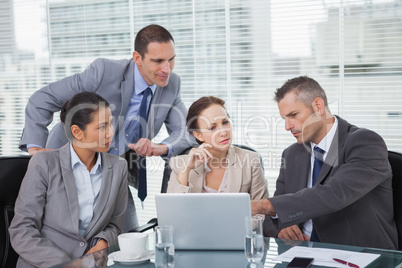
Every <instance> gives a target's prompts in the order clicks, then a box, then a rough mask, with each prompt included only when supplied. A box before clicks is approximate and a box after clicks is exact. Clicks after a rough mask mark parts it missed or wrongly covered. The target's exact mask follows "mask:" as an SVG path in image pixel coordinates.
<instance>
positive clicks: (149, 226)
mask: <svg viewBox="0 0 402 268" xmlns="http://www.w3.org/2000/svg"><path fill="white" fill-rule="evenodd" d="M233 146H236V147H239V148H242V149H246V150H249V151H252V152H257V151H256V150H255V149H253V148H251V147H250V146H247V145H241V144H233ZM192 148H193V147H190V148H187V149H186V150H184V151H183V152H182V153H181V155H185V154H188V153H189V152H190V150H191V149H192ZM259 156H260V162H261V166H262V170H263V171H264V163H263V160H262V157H261V155H260V154H259ZM171 173H172V169H171V168H170V166H169V161H166V162H165V169H164V171H163V178H162V185H161V193H166V192H167V186H168V183H169V179H170V174H171ZM156 226H158V219H157V218H152V219H151V220H149V221H148V222H147V223H146V224H144V225H141V226H139V227H137V228H134V229H132V230H130V232H145V231H148V230H150V229H153V228H155V227H156Z"/></svg>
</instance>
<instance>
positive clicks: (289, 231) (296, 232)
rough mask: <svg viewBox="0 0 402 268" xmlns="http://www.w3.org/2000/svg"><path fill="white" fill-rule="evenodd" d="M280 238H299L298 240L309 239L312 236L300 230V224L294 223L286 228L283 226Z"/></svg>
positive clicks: (279, 234)
mask: <svg viewBox="0 0 402 268" xmlns="http://www.w3.org/2000/svg"><path fill="white" fill-rule="evenodd" d="M278 238H281V239H288V240H298V241H309V240H310V237H308V236H307V235H305V234H303V233H302V231H301V230H300V228H299V226H297V225H292V226H289V227H286V228H283V229H282V230H280V231H279V233H278Z"/></svg>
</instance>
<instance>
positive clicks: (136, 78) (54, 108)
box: [19, 24, 192, 231]
mask: <svg viewBox="0 0 402 268" xmlns="http://www.w3.org/2000/svg"><path fill="white" fill-rule="evenodd" d="M134 49H135V51H134V52H133V55H132V58H131V59H123V60H109V59H102V58H100V59H96V60H95V61H94V62H92V63H91V65H90V66H89V67H88V68H87V69H86V70H84V71H83V72H81V73H77V74H74V75H72V76H69V77H65V78H63V79H61V80H60V81H57V82H53V83H50V84H49V85H47V86H45V87H43V88H41V89H39V90H38V91H36V92H35V93H34V94H33V95H32V96H31V97H30V99H29V101H28V104H27V106H26V113H25V126H24V131H23V134H22V137H21V140H20V144H19V146H20V149H21V150H25V151H29V153H30V154H31V155H33V154H35V153H36V152H38V151H43V150H50V149H57V148H60V147H62V146H63V145H64V144H66V143H67V142H68V139H67V137H66V134H65V131H64V126H63V124H61V123H58V124H57V125H56V126H54V127H53V129H52V130H51V132H50V134H48V130H47V126H48V125H49V124H50V123H51V122H52V119H53V114H54V113H55V112H58V111H60V109H61V107H62V106H63V104H64V103H65V102H66V101H67V100H69V99H71V98H72V97H73V96H74V95H75V94H76V93H79V92H83V91H90V92H96V93H97V94H99V95H101V96H102V97H103V98H105V99H106V100H108V102H109V103H110V104H111V108H112V115H113V117H114V121H113V124H114V129H115V132H114V139H113V143H112V146H111V148H110V151H109V152H110V153H112V154H115V155H119V156H125V157H126V159H127V160H128V162H129V171H130V172H129V173H130V174H129V183H130V185H132V186H134V187H137V181H136V178H137V163H136V161H135V160H136V159H137V155H140V156H142V157H147V156H167V157H170V156H173V155H178V154H180V153H181V152H182V151H184V150H185V149H187V148H189V147H191V145H192V141H191V139H190V138H189V135H188V133H187V130H186V116H187V109H186V107H185V106H184V104H183V102H182V101H181V88H180V84H181V83H180V77H179V76H178V75H176V74H175V73H173V72H172V71H173V67H174V63H175V57H176V53H175V47H174V40H173V37H172V35H171V34H170V33H169V31H168V30H166V29H165V28H164V27H162V26H159V25H155V24H153V25H149V26H146V27H144V28H143V29H141V30H140V31H139V32H138V33H137V36H136V38H135V43H134ZM145 92H148V93H147V94H145ZM143 99H144V102H145V106H146V109H147V114H148V117H147V119H145V120H144V119H141V117H140V115H141V113H140V108H141V107H142V105H141V104H142V100H143ZM163 124H165V126H166V128H167V131H168V134H169V136H168V137H167V138H166V139H164V140H163V141H162V142H161V143H153V142H152V141H151V140H152V139H153V138H154V137H155V136H156V135H157V134H158V132H159V130H160V129H161V127H162V125H163ZM139 126H141V127H142V133H143V135H141V136H139V131H138V130H139ZM130 149H131V150H130ZM143 198H145V197H143ZM142 200H143V199H142ZM127 210H128V211H131V212H130V214H131V216H128V217H126V219H127V218H129V219H130V220H129V222H128V223H127V222H126V221H125V224H124V226H123V230H125V231H126V230H130V229H132V228H134V227H136V226H138V222H137V219H136V214H135V207H134V202H133V198H132V197H131V194H129V204H128V209H127Z"/></svg>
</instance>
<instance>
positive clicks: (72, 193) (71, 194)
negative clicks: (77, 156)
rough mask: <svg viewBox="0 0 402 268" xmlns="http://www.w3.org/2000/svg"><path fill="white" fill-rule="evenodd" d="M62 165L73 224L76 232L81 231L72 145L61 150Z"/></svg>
mask: <svg viewBox="0 0 402 268" xmlns="http://www.w3.org/2000/svg"><path fill="white" fill-rule="evenodd" d="M59 153H60V165H61V173H62V174H61V175H62V176H61V177H62V179H63V182H64V187H65V189H66V193H67V200H68V207H69V210H70V215H71V223H72V226H73V228H74V231H76V232H78V231H79V226H78V224H79V220H78V209H79V208H78V196H77V187H76V186H75V179H74V174H73V170H72V169H71V156H70V143H67V144H66V145H64V146H63V147H62V148H60V151H59Z"/></svg>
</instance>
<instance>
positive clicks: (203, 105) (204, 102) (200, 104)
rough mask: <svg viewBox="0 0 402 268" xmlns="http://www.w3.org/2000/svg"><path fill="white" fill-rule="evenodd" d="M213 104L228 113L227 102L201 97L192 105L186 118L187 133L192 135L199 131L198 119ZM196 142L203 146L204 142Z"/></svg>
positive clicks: (212, 97)
mask: <svg viewBox="0 0 402 268" xmlns="http://www.w3.org/2000/svg"><path fill="white" fill-rule="evenodd" d="M213 104H217V105H220V106H222V107H223V108H224V109H225V111H226V107H225V101H224V100H222V99H220V98H218V97H214V96H206V97H201V98H199V99H198V100H196V101H195V102H193V104H191V106H190V108H189V109H188V113H187V118H186V123H187V131H188V132H189V133H190V134H193V131H197V130H199V126H198V118H199V117H200V114H201V113H202V112H203V111H204V110H205V109H207V108H208V107H210V106H211V105H213ZM195 140H196V142H197V143H198V144H202V141H199V140H198V139H195Z"/></svg>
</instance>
